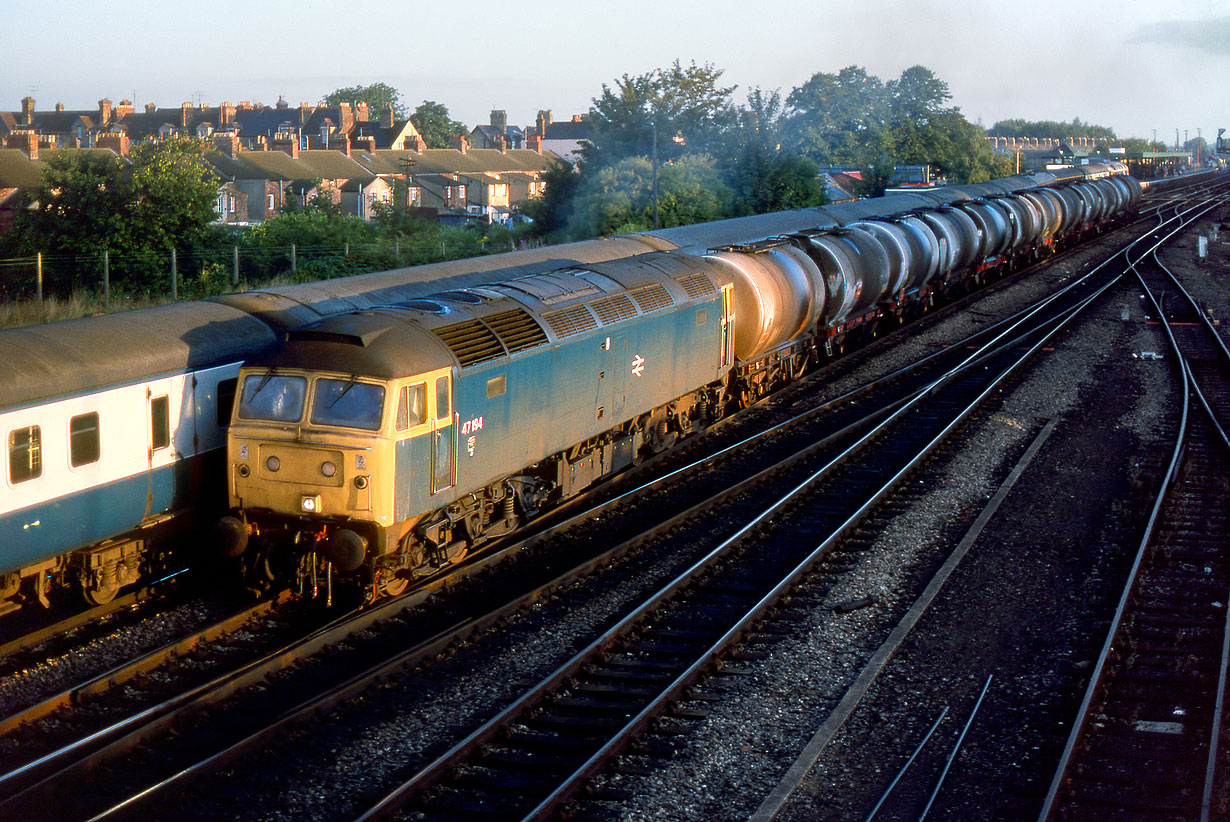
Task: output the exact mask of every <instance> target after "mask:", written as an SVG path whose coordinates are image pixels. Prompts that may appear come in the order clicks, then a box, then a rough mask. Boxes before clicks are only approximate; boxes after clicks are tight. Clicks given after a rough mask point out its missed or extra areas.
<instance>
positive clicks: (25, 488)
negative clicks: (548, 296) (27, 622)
mask: <svg viewBox="0 0 1230 822" xmlns="http://www.w3.org/2000/svg"><path fill="white" fill-rule="evenodd" d="M663 247H665V246H664V241H661V240H658V239H656V238H653V237H648V236H646V237H621V238H615V239H612V240H594V241H589V242H583V243H572V244H569V245H564V246H556V247H552V248H541V249H531V250H526V251H518V252H513V253H510V254H501V255H492V256H490V257H480V258H475V259H469V260H457V261H451V262H445V263H437V264H432V265H426V266H418V267H415V268H404V269H397V270H394V271H383V272H377V273H373V274H366V275H359V276H355V277H347V278H341V279H337V280H329V281H325V282H319V283H310V284H306V285H296V286H283V287H278V288H270V289H265V290H262V291H252V292H245V293H241V294H231V295H227V296H224V297H218V298H216V299H213V300H206V301H202V302H191V303H178V304H175V305H167V306H158V307H154V308H148V309H142V310H139V311H128V312H121V313H116V314H109V315H105V316H99V317H85V318H82V319H78V320H70V321H65V322H58V323H51V324H47V325H40V326H29V327H24V328H13V329H5V330H0V436H3V437H4V448H3V449H2V450H0V472H2V473H3V476H4V480H3V484H2V485H0V614H2V613H6V612H9V611H12V610H15V609H17V608H18V607H20V605H21V604H22V603H24V602H41V603H43V604H44V605H46V604H48V599H47V596H48V593H49V592H50V590H51V589H52V588H55V587H74V588H77V589H79V590H80V591H81V593H82V594H84V596H85V598H86V600H87V601H89V602H91V603H103V602H107V601H109V600H111V599H112V598H114V597H115V595H116V593H117V592H118V591H119V589H120V588H121V587H123V586H124V585H126V584H128V583H130V582H133V581H135V580H137V579H139V578H149V577H150V575H151V574H156V573H160V572H163V571H166V570H171V569H173V566H172V565H171V564H170V563H169V556H168V554H169V549H170V547H171V546H172V545H173V544H175V543H176V542H178V541H180V540H182V539H183V535H184V534H196V533H200V532H201V529H199V528H195V527H194V526H195V525H196V524H197V517H196V515H197V514H198V513H199V514H201V515H203V516H204V517H205V518H206V522H205V524H206V525H208V524H209V523H211V522H213V521H214V520H215V519H216V517H217V515H218V512H220V511H221V510H223V509H224V506H225V502H226V500H225V468H224V462H225V460H224V454H225V426H226V424H227V423H228V422H229V420H230V416H231V404H232V400H233V397H234V393H235V383H236V379H237V377H238V372H239V366H240V363H241V362H242V361H243V360H244V359H245V358H247V357H250V356H254V355H257V354H259V353H260V352H262V351H264V350H266V349H268V348H269V347H270V346H272V345H273V344H274V343H276V341H277V340H278V339H279V338H280V337H281V336H282V335H284V334H285V333H286V332H287V331H288V330H289V329H291V328H294V327H297V326H299V325H302V324H304V323H307V322H310V321H312V320H318V319H321V318H322V317H326V316H329V315H330V314H333V313H337V312H342V311H355V310H362V309H367V308H371V307H373V306H377V305H383V304H387V303H389V302H398V301H406V300H412V299H414V298H415V297H417V296H421V295H423V294H426V293H430V292H432V291H437V290H440V289H441V288H455V287H460V286H464V285H475V284H479V283H483V282H487V281H489V280H491V279H493V278H494V279H502V278H509V277H517V276H524V275H526V274H530V273H533V272H536V271H543V270H550V269H554V268H558V267H560V266H563V265H574V264H587V263H595V262H601V261H604V260H609V259H615V258H619V257H624V256H631V255H634V254H644V253H648V252H652V251H655V250H658V249H660V248H663ZM204 530H205V532H206V533H207V532H208V528H205V529H204Z"/></svg>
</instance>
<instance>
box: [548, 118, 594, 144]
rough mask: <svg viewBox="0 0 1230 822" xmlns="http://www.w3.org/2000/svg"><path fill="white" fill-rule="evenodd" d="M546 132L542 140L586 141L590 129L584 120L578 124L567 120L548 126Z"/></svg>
mask: <svg viewBox="0 0 1230 822" xmlns="http://www.w3.org/2000/svg"><path fill="white" fill-rule="evenodd" d="M546 132H547V133H546V134H544V135H543V139H544V140H588V139H589V134H590V127H589V123H588V122H587V121H585V120H582V121H581V122H579V123H578V122H574V121H572V120H567V121H564V122H560V123H550V124H548V125H547V129H546Z"/></svg>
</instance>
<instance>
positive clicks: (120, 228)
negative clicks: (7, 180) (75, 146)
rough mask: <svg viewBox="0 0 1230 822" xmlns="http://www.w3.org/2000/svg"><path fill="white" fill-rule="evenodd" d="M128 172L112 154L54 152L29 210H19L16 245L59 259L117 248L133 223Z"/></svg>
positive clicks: (14, 233) (13, 234) (13, 230)
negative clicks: (57, 256) (58, 257)
mask: <svg viewBox="0 0 1230 822" xmlns="http://www.w3.org/2000/svg"><path fill="white" fill-rule="evenodd" d="M128 174H129V169H128V167H127V166H126V164H125V163H124V161H122V160H120V158H118V157H115V156H113V155H107V154H102V153H94V152H75V151H57V152H55V153H54V154H52V155H51V156H50V157H49V158H48V159H47V160H46V161H45V162H44V164H43V175H42V179H41V181H40V182H39V185H38V188H37V189H35V191H34V192H33V194H32V200H31V203H30V207H29V208H23V209H19V210H18V211H17V216H16V219H15V221H14V223H13V227H12V229H11V231H10V237H12V238H13V245H14V246H16V247H17V249H20V250H24V251H27V252H35V251H43V252H46V253H50V254H56V255H95V254H102V253H103V252H104V251H115V250H118V249H119V248H120V247H121V245H122V240H121V238H122V237H123V236H124V235H125V234H126V233H128V224H129V222H130V221H131V220H132V212H133V195H132V187H131V185H130V181H129V177H128Z"/></svg>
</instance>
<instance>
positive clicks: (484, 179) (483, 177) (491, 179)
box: [461, 173, 508, 186]
mask: <svg viewBox="0 0 1230 822" xmlns="http://www.w3.org/2000/svg"><path fill="white" fill-rule="evenodd" d="M461 179H462V182H466V181H473V182H476V183H479V184H481V185H485V186H499V185H507V184H508V181H507V180H502V179H500V178H499V177H496V176H495V175H492V174H482V173H479V174H462V175H461Z"/></svg>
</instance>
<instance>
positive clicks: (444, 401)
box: [436, 377, 453, 420]
mask: <svg viewBox="0 0 1230 822" xmlns="http://www.w3.org/2000/svg"><path fill="white" fill-rule="evenodd" d="M452 413H453V409H452V408H451V407H449V403H448V377H439V378H438V379H436V419H437V420H446V419H448V418H449V417H450V416H452Z"/></svg>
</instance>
